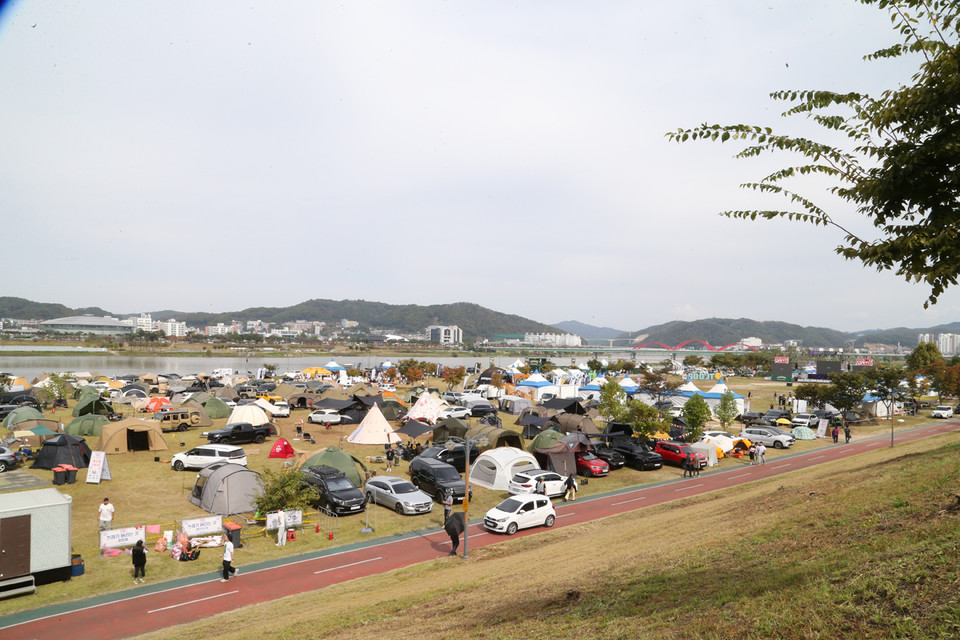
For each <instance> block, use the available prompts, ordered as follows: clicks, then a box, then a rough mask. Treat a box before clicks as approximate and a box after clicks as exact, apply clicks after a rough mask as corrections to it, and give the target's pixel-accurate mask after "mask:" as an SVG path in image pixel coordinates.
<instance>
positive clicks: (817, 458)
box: [810, 456, 826, 460]
mask: <svg viewBox="0 0 960 640" xmlns="http://www.w3.org/2000/svg"><path fill="white" fill-rule="evenodd" d="M825 457H826V456H815V457H813V458H810V459H811V460H819V459H820V458H825Z"/></svg>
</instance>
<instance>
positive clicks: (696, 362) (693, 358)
mask: <svg viewBox="0 0 960 640" xmlns="http://www.w3.org/2000/svg"><path fill="white" fill-rule="evenodd" d="M683 364H685V365H686V366H688V367H699V366H700V365H702V364H703V356H698V355H694V354H690V355H689V356H683Z"/></svg>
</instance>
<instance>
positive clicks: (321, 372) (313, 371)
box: [300, 367, 331, 378]
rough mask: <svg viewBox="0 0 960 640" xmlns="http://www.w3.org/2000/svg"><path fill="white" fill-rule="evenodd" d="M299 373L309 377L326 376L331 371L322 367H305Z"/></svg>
mask: <svg viewBox="0 0 960 640" xmlns="http://www.w3.org/2000/svg"><path fill="white" fill-rule="evenodd" d="M300 373H301V374H303V375H305V376H310V377H311V378H319V377H320V376H328V375H330V373H331V372H330V370H329V369H325V368H324V367H307V368H306V369H304V370H303V371H301V372H300Z"/></svg>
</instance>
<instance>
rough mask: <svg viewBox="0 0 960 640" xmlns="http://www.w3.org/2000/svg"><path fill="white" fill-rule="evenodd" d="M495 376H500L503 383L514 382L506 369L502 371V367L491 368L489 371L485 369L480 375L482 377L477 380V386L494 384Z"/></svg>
mask: <svg viewBox="0 0 960 640" xmlns="http://www.w3.org/2000/svg"><path fill="white" fill-rule="evenodd" d="M495 375H499V376H500V379H501V380H502V381H503V382H512V381H513V376H512V375H511V374H510V373H508V372H507V370H506V369H501V368H500V367H490V368H488V369H484V370H483V371H482V372H481V373H480V377H479V378H477V384H492V382H493V377H494V376H495Z"/></svg>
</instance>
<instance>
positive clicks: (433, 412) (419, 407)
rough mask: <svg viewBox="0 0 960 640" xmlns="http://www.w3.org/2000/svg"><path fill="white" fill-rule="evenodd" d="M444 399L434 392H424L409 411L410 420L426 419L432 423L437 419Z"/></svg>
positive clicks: (408, 417)
mask: <svg viewBox="0 0 960 640" xmlns="http://www.w3.org/2000/svg"><path fill="white" fill-rule="evenodd" d="M442 407H443V401H442V400H441V399H440V398H439V397H437V396H435V395H433V394H432V393H424V394H421V396H420V397H419V398H418V399H417V403H416V404H415V405H413V407H411V408H410V411H408V412H407V419H408V420H426V421H427V422H429V423H430V424H434V423H435V422H436V421H437V417H438V416H439V415H440V409H441V408H442Z"/></svg>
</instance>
